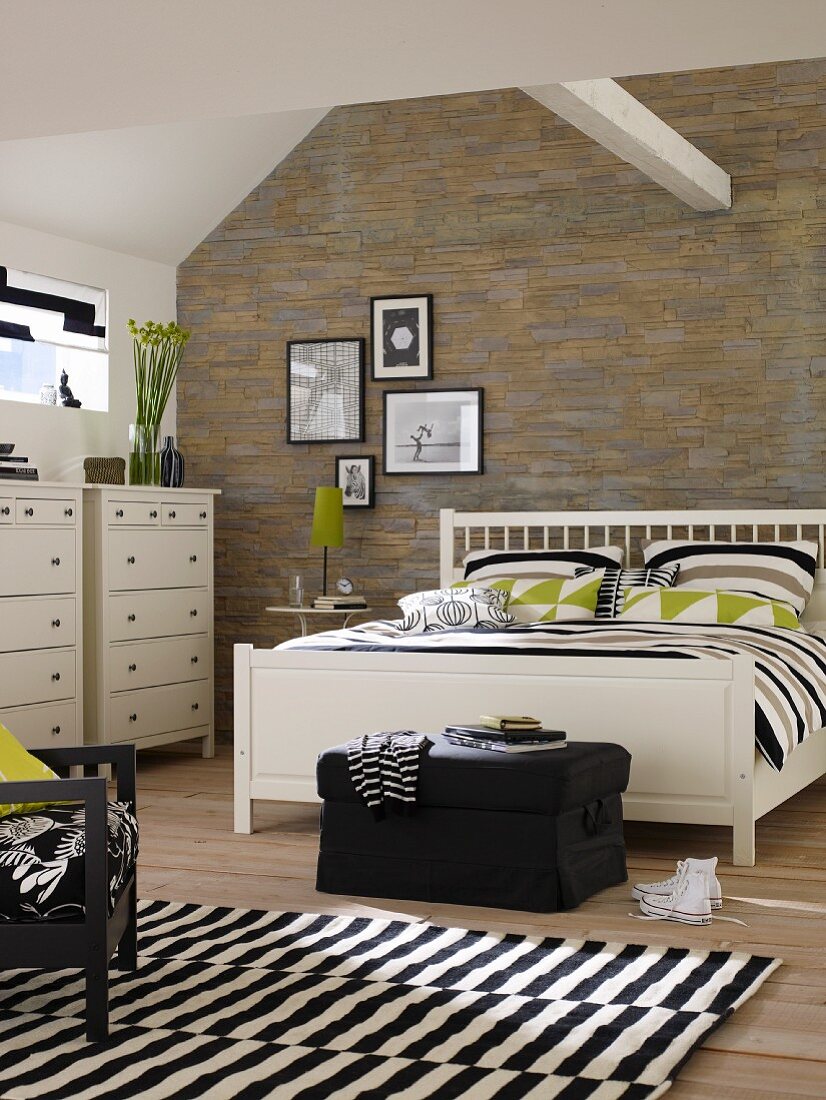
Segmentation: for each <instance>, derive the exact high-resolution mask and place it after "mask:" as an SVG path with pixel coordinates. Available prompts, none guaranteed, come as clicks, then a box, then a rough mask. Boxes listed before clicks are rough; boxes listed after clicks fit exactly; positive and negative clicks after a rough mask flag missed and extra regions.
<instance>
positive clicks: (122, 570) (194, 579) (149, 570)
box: [109, 530, 209, 592]
mask: <svg viewBox="0 0 826 1100" xmlns="http://www.w3.org/2000/svg"><path fill="white" fill-rule="evenodd" d="M208 554H209V535H208V533H207V532H206V531H136V530H132V531H110V532H109V587H110V588H111V589H112V590H113V591H115V592H118V591H121V592H124V591H131V590H133V589H144V588H205V587H206V584H207V581H208V579H209V568H208V566H209V558H208Z"/></svg>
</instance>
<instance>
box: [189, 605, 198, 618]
mask: <svg viewBox="0 0 826 1100" xmlns="http://www.w3.org/2000/svg"><path fill="white" fill-rule="evenodd" d="M189 614H190V615H191V616H192V618H193V619H196V618H197V617H198V608H197V607H193V608H192V610H191V611H190V613H189Z"/></svg>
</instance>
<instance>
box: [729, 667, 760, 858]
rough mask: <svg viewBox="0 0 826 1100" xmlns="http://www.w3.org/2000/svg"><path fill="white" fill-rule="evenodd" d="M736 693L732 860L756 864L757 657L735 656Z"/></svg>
mask: <svg viewBox="0 0 826 1100" xmlns="http://www.w3.org/2000/svg"><path fill="white" fill-rule="evenodd" d="M733 664H734V682H733V693H732V742H731V764H730V767H731V771H730V772H729V790H730V791H731V801H732V817H731V822H732V825H733V826H734V835H733V837H732V848H733V851H732V862H733V863H734V866H735V867H753V866H754V862H755V855H756V852H755V843H754V821H755V813H754V759H755V749H754V661H753V659H752V658H751V657H747V656H745V655H738V656H736V657H735V658H734V661H733Z"/></svg>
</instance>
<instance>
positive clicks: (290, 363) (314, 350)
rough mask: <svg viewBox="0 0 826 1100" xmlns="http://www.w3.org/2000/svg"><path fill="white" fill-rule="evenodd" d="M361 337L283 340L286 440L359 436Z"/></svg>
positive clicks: (332, 440)
mask: <svg viewBox="0 0 826 1100" xmlns="http://www.w3.org/2000/svg"><path fill="white" fill-rule="evenodd" d="M364 343H365V342H364V339H363V337H361V336H359V337H354V338H352V339H339V340H289V341H288V342H287V442H288V443H361V442H362V440H363V439H364Z"/></svg>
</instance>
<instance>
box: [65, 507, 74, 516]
mask: <svg viewBox="0 0 826 1100" xmlns="http://www.w3.org/2000/svg"><path fill="white" fill-rule="evenodd" d="M63 515H64V516H73V515H74V512H73V511H72V509H71V508H67V509H66V510H65V511H64V513H63Z"/></svg>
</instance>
